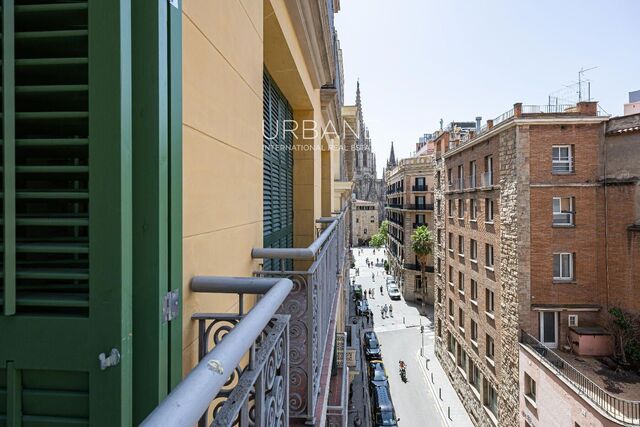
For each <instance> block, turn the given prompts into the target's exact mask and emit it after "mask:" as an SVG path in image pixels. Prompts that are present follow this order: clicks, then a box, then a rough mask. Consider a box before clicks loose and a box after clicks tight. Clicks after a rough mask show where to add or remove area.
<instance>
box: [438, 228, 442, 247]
mask: <svg viewBox="0 0 640 427" xmlns="http://www.w3.org/2000/svg"><path fill="white" fill-rule="evenodd" d="M438 244H439V245H441V244H442V229H441V228H438Z"/></svg>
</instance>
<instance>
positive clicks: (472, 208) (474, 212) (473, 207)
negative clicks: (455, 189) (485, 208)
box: [469, 199, 478, 221]
mask: <svg viewBox="0 0 640 427" xmlns="http://www.w3.org/2000/svg"><path fill="white" fill-rule="evenodd" d="M469 219H470V220H471V221H477V220H478V201H477V200H476V199H469Z"/></svg>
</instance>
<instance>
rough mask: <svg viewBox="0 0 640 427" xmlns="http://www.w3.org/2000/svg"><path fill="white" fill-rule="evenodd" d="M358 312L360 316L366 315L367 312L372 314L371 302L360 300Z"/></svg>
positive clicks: (357, 306)
mask: <svg viewBox="0 0 640 427" xmlns="http://www.w3.org/2000/svg"><path fill="white" fill-rule="evenodd" d="M356 314H357V315H358V316H366V315H367V314H371V309H370V308H369V304H368V303H367V300H363V299H362V300H360V301H358V305H356Z"/></svg>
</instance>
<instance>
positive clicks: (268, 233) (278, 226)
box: [263, 70, 293, 270]
mask: <svg viewBox="0 0 640 427" xmlns="http://www.w3.org/2000/svg"><path fill="white" fill-rule="evenodd" d="M263 82H264V83H263V84H264V101H263V102H264V104H263V105H264V111H263V114H264V163H263V177H264V181H263V182H264V187H263V211H264V217H263V219H264V247H265V248H291V247H293V151H292V149H291V148H292V146H293V135H292V133H291V132H288V131H286V130H287V129H292V120H293V111H292V110H291V106H290V105H289V103H288V102H287V100H286V98H285V97H284V95H283V94H282V92H281V91H280V89H278V86H277V85H276V83H275V82H274V81H273V79H272V78H271V76H270V75H269V73H268V72H267V71H266V70H265V71H264V78H263ZM281 262H282V261H279V260H271V259H265V260H264V269H265V270H279V269H281V268H284V269H285V270H291V269H293V263H292V262H291V261H290V260H289V261H285V262H284V265H283V264H281Z"/></svg>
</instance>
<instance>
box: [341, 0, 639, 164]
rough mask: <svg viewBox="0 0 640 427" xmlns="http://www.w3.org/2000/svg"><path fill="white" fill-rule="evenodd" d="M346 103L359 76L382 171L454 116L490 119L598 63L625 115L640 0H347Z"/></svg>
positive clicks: (613, 102)
mask: <svg viewBox="0 0 640 427" xmlns="http://www.w3.org/2000/svg"><path fill="white" fill-rule="evenodd" d="M340 3H341V10H340V12H339V13H338V14H337V16H336V26H337V28H338V32H339V37H340V43H341V47H342V50H343V56H344V73H345V81H346V82H345V103H348V104H350V103H353V102H354V100H355V89H356V81H357V79H358V78H360V87H361V90H362V98H363V109H364V117H365V121H366V123H367V125H368V126H369V129H370V131H371V138H372V141H373V148H374V151H375V152H376V155H377V162H378V169H379V173H380V172H381V170H382V166H383V165H384V163H386V158H387V156H388V153H389V144H390V141H392V140H393V141H394V144H395V149H396V155H398V156H399V157H407V156H409V154H410V152H411V151H413V150H414V149H415V143H416V142H417V139H418V137H419V136H421V135H422V134H423V133H425V132H431V131H433V130H436V129H437V128H438V127H439V120H440V118H442V119H444V122H445V124H446V123H448V122H450V121H452V120H474V118H475V117H476V116H482V118H483V123H484V122H485V121H486V119H488V118H493V117H495V116H498V115H499V114H501V113H503V112H504V111H506V110H508V109H509V108H511V107H512V106H513V103H515V102H523V103H525V104H545V103H546V102H547V99H548V96H549V95H550V94H552V93H554V92H556V91H558V90H560V89H563V87H565V85H568V84H571V83H573V82H575V81H577V79H578V70H580V68H581V67H584V68H585V69H586V68H590V67H595V66H597V67H598V68H596V69H595V70H592V71H589V72H587V73H586V74H585V75H586V76H587V77H588V78H589V79H590V80H591V82H592V83H591V95H592V98H595V99H596V100H598V101H600V105H601V106H602V107H603V108H604V109H605V110H606V111H607V112H609V113H611V114H613V115H619V114H622V109H623V104H624V103H625V102H627V99H628V92H629V91H633V90H640V0H626V1H623V0H609V1H604V0H602V1H595V0H555V1H550V0H535V1H533V0H531V1H513V0H509V1H506V0H505V1H503V0H486V1H476V0H473V1H472V0H437V1H436V0H395V1H392V2H390V1H389V0H341V2H340Z"/></svg>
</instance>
